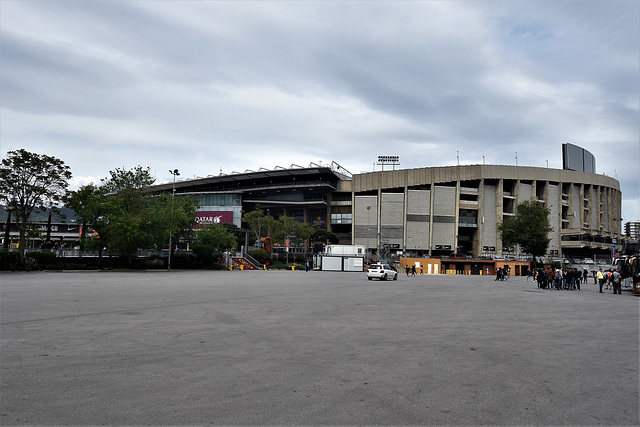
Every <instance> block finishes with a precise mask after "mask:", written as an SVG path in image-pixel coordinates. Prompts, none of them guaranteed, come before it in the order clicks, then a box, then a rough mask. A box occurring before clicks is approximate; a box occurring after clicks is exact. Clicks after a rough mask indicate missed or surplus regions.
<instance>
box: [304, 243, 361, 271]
mask: <svg viewBox="0 0 640 427" xmlns="http://www.w3.org/2000/svg"><path fill="white" fill-rule="evenodd" d="M364 252H365V251H364V246H360V245H328V246H326V247H325V250H324V253H322V254H319V255H315V256H314V257H313V269H314V270H322V271H364Z"/></svg>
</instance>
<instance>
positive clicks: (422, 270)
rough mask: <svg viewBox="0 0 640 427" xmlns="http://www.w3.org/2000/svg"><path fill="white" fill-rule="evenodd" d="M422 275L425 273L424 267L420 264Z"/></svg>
mask: <svg viewBox="0 0 640 427" xmlns="http://www.w3.org/2000/svg"><path fill="white" fill-rule="evenodd" d="M420 275H421V276H422V275H424V267H423V266H422V264H420Z"/></svg>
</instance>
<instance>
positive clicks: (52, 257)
mask: <svg viewBox="0 0 640 427" xmlns="http://www.w3.org/2000/svg"><path fill="white" fill-rule="evenodd" d="M26 256H27V257H28V258H31V259H33V260H34V261H35V262H36V263H37V264H38V267H44V266H50V265H52V264H57V263H58V258H57V257H56V254H55V252H28V253H27V255H26Z"/></svg>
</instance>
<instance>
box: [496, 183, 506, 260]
mask: <svg viewBox="0 0 640 427" xmlns="http://www.w3.org/2000/svg"><path fill="white" fill-rule="evenodd" d="M503 185H504V182H503V180H502V178H500V180H499V181H498V185H497V186H496V221H497V222H503V211H502V206H503V203H504V200H503V197H504V192H503ZM496 254H497V255H498V256H502V237H500V232H499V231H498V230H497V229H496Z"/></svg>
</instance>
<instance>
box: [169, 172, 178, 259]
mask: <svg viewBox="0 0 640 427" xmlns="http://www.w3.org/2000/svg"><path fill="white" fill-rule="evenodd" d="M169 173H170V174H171V175H173V185H172V186H171V217H170V219H169V257H168V258H167V270H171V248H172V244H171V236H172V234H173V199H174V198H175V193H176V176H180V172H178V169H174V170H170V171H169Z"/></svg>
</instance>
